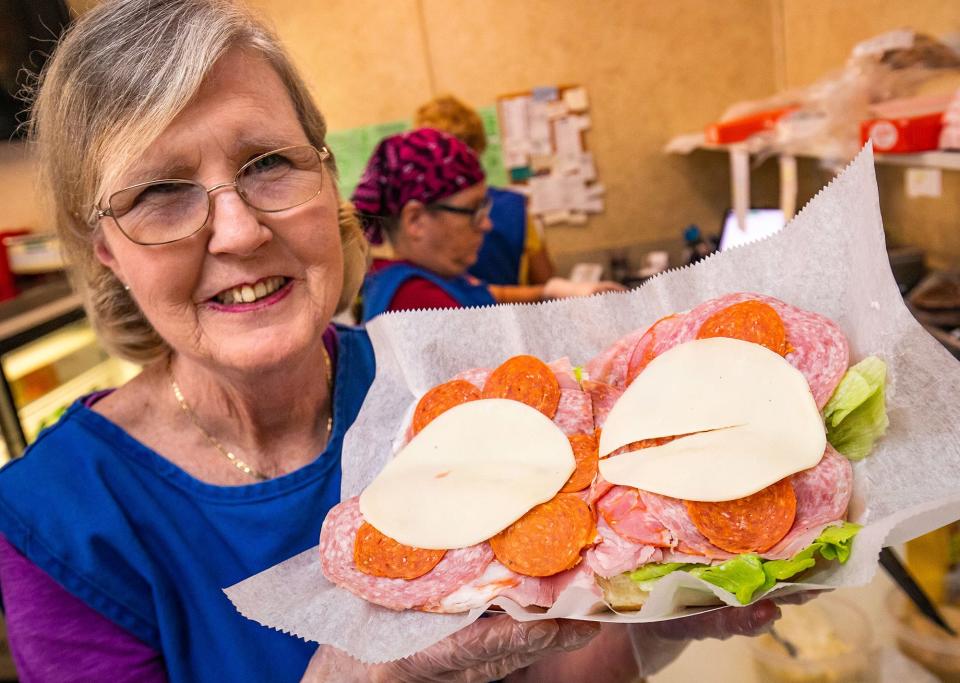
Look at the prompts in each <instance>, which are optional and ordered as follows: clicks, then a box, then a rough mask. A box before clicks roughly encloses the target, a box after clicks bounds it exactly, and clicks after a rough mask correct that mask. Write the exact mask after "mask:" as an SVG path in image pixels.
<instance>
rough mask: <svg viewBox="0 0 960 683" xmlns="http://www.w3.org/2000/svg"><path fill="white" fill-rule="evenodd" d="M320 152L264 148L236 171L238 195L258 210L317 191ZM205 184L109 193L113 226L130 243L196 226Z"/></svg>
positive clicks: (205, 200)
mask: <svg viewBox="0 0 960 683" xmlns="http://www.w3.org/2000/svg"><path fill="white" fill-rule="evenodd" d="M322 168H323V161H322V157H321V155H320V153H319V152H318V151H317V150H316V149H314V148H313V147H309V146H302V147H290V148H285V149H281V150H276V151H274V152H268V153H267V154H263V155H261V156H259V157H256V158H254V159H252V160H251V161H249V162H247V163H246V164H245V165H244V166H243V167H242V168H241V169H240V171H239V172H238V173H237V177H236V187H237V191H238V193H239V194H240V197H241V198H242V199H243V200H244V201H245V202H246V203H247V204H248V205H250V206H251V207H253V208H254V209H257V210H260V211H283V210H285V209H291V208H293V207H295V206H299V205H300V204H303V203H305V202H307V201H309V200H310V199H313V198H314V197H315V196H317V195H318V194H319V193H320V190H321V188H322V183H323V173H322ZM210 202H211V198H210V195H209V193H208V192H207V190H206V188H204V187H203V186H202V185H200V184H198V183H195V182H192V181H189V180H160V181H157V182H152V183H144V184H141V185H135V186H133V187H128V188H125V189H123V190H120V191H119V192H116V193H114V194H113V195H111V196H110V200H109V205H110V210H111V212H112V214H113V217H114V220H116V222H117V225H118V226H120V229H121V230H123V232H124V234H126V235H127V237H129V238H130V239H131V240H133V241H134V242H138V243H140V244H162V243H165V242H173V241H175V240H179V239H183V238H185V237H189V236H190V235H192V234H194V233H195V232H197V231H199V230H200V229H201V228H202V227H203V226H204V225H205V224H206V222H207V218H208V217H209V214H210Z"/></svg>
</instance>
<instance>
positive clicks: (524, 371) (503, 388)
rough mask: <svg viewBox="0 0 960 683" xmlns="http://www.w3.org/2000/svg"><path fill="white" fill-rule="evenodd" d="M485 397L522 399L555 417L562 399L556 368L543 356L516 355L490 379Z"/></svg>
mask: <svg viewBox="0 0 960 683" xmlns="http://www.w3.org/2000/svg"><path fill="white" fill-rule="evenodd" d="M483 398H508V399H512V400H514V401H520V402H521V403H526V404H527V405H528V406H530V407H532V408H536V409H537V410H539V411H540V412H541V413H543V414H544V415H546V416H547V417H549V418H550V419H553V416H554V415H555V414H556V412H557V405H558V404H559V402H560V384H559V382H557V378H556V376H554V374H553V371H552V370H550V368H549V367H547V365H546V363H544V362H543V361H541V360H540V359H538V358H534V357H533V356H514V357H513V358H510V359H509V360H507V361H505V362H504V363H503V364H502V365H500V367H498V368H497V369H496V370H494V371H493V372H492V373H491V374H490V377H488V378H487V381H486V383H485V384H484V385H483Z"/></svg>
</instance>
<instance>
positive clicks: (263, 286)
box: [217, 276, 286, 304]
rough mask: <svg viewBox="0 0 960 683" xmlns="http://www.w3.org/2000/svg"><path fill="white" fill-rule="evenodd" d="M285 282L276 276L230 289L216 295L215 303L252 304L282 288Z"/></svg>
mask: <svg viewBox="0 0 960 683" xmlns="http://www.w3.org/2000/svg"><path fill="white" fill-rule="evenodd" d="M285 281H286V280H285V278H283V277H279V276H276V277H268V278H264V279H263V280H260V281H258V282H256V283H254V284H253V285H240V286H239V287H232V288H230V289H227V290H224V291H223V292H221V293H220V294H218V295H217V301H219V302H220V303H221V304H240V303H244V304H252V303H253V302H254V301H257V300H258V299H262V298H263V297H265V296H269V295H270V294H273V293H274V292H275V291H277V290H278V289H280V288H281V287H282V286H283V284H284V282H285Z"/></svg>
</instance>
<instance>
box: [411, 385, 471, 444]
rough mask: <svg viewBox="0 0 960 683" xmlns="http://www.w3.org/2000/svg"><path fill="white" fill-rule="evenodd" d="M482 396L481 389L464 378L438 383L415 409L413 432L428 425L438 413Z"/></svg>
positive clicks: (421, 399)
mask: <svg viewBox="0 0 960 683" xmlns="http://www.w3.org/2000/svg"><path fill="white" fill-rule="evenodd" d="M478 398H480V390H479V389H477V387H475V386H474V385H473V384H471V383H470V382H468V381H466V380H464V379H454V380H451V381H449V382H445V383H443V384H438V385H437V386H435V387H434V388H433V389H431V390H430V391H428V392H427V393H425V394H424V395H423V396H422V397H421V398H420V401H419V402H418V403H417V407H416V409H415V410H414V411H413V434H416V433H417V432H419V431H420V430H421V429H423V428H424V427H426V426H427V425H428V424H430V422H432V421H433V419H434V418H435V417H437V416H438V415H440V414H442V413H445V412H447V411H448V410H450V409H451V408H453V407H454V406H458V405H460V404H461V403H467V402H468V401H476V400H477V399H478Z"/></svg>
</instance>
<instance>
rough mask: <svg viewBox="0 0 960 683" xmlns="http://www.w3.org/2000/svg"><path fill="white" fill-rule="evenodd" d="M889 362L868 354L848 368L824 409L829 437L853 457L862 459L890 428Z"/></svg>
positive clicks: (834, 444)
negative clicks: (887, 388) (886, 385)
mask: <svg viewBox="0 0 960 683" xmlns="http://www.w3.org/2000/svg"><path fill="white" fill-rule="evenodd" d="M886 379H887V365H886V363H884V362H883V361H882V360H880V359H879V358H877V357H876V356H868V357H867V358H864V359H863V360H862V361H860V362H859V363H857V364H856V365H854V366H853V367H852V368H850V369H849V370H847V374H845V375H844V376H843V379H841V380H840V384H838V385H837V389H836V391H834V392H833V396H831V397H830V400H829V401H827V405H826V406H825V407H824V409H823V417H824V421H825V422H826V425H827V440H828V441H830V443H831V445H832V446H833V447H834V448H836V449H837V450H838V451H839V452H840V453H842V454H843V455H845V456H846V457H847V458H849V459H850V460H862V459H863V458H865V457H866V456H867V455H869V453H870V451H871V450H872V449H873V444H874V443H875V442H876V440H877V439H879V438H880V437H881V436H883V435H884V433H885V432H886V431H887V426H888V425H889V424H890V420H889V419H888V418H887V407H886V401H885V399H884V386H885V384H886Z"/></svg>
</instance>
